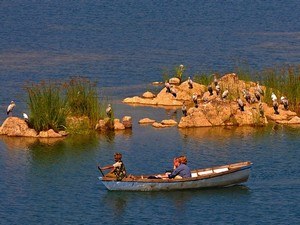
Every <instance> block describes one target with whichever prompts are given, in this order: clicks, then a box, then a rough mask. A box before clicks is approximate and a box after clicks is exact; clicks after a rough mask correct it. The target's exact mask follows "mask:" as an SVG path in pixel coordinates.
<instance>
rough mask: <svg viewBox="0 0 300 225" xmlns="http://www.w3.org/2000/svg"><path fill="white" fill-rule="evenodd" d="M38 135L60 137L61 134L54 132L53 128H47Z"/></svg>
mask: <svg viewBox="0 0 300 225" xmlns="http://www.w3.org/2000/svg"><path fill="white" fill-rule="evenodd" d="M38 137H41V138H59V137H62V135H61V134H59V133H56V132H55V131H54V130H53V129H50V130H47V131H41V132H40V133H39V135H38Z"/></svg>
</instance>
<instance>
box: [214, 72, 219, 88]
mask: <svg viewBox="0 0 300 225" xmlns="http://www.w3.org/2000/svg"><path fill="white" fill-rule="evenodd" d="M214 85H215V87H217V85H218V78H217V75H216V74H214Z"/></svg>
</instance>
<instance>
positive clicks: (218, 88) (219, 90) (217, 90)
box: [216, 84, 221, 95]
mask: <svg viewBox="0 0 300 225" xmlns="http://www.w3.org/2000/svg"><path fill="white" fill-rule="evenodd" d="M220 92H221V88H220V85H219V84H217V85H216V93H217V95H219V93H220Z"/></svg>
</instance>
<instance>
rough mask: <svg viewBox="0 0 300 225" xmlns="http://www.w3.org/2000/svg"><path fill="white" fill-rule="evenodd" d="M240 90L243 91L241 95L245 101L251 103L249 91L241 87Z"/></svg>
mask: <svg viewBox="0 0 300 225" xmlns="http://www.w3.org/2000/svg"><path fill="white" fill-rule="evenodd" d="M242 92H243V96H244V98H245V99H246V101H247V102H248V103H251V95H250V93H249V91H247V90H246V89H243V90H242Z"/></svg>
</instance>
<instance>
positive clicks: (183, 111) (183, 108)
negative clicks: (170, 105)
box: [181, 102, 187, 116]
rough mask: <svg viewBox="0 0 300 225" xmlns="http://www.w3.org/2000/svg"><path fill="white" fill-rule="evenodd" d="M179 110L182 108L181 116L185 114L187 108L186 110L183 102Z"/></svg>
mask: <svg viewBox="0 0 300 225" xmlns="http://www.w3.org/2000/svg"><path fill="white" fill-rule="evenodd" d="M181 110H182V114H183V116H187V110H186V106H185V102H183V103H182V107H181Z"/></svg>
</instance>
